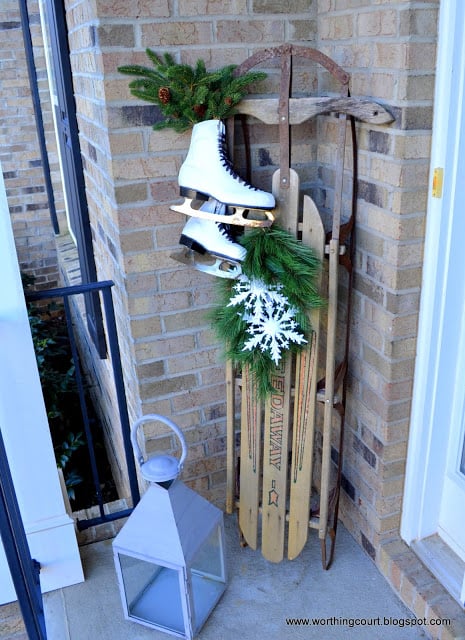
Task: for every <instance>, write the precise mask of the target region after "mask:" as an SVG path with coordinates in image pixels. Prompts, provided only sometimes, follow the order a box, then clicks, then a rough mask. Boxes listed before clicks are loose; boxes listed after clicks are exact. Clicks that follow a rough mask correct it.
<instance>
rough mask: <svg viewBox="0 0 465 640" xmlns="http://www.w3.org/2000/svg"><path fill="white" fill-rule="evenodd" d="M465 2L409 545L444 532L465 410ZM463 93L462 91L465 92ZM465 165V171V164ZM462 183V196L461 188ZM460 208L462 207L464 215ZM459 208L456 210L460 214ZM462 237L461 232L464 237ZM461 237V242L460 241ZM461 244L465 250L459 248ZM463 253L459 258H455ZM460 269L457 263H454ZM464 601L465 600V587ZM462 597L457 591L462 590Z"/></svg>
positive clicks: (411, 481) (435, 213)
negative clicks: (451, 452) (464, 123)
mask: <svg viewBox="0 0 465 640" xmlns="http://www.w3.org/2000/svg"><path fill="white" fill-rule="evenodd" d="M464 22H465V4H464V3H462V2H456V1H455V0H441V4H440V19H439V38H438V56H437V69H436V90H435V102H434V121H433V143H432V152H431V172H430V174H431V177H430V185H431V191H430V194H429V196H428V208H427V225H426V239H425V251H424V266H423V282H422V296H421V304H420V318H419V329H418V342H417V344H418V346H417V359H416V367H415V379H414V390H413V401H412V414H411V424H410V435H409V447H408V456H407V469H406V482H405V492H404V502H403V510H402V522H401V536H402V538H403V539H404V540H405V541H406V542H407V543H408V544H410V545H411V544H414V543H415V541H419V540H422V539H424V538H426V537H428V536H433V535H434V534H436V533H437V531H438V516H439V507H440V501H441V496H442V489H443V479H444V475H445V470H446V460H447V443H448V441H449V440H450V438H451V437H452V426H453V425H454V424H457V423H456V422H455V423H454V421H456V420H457V416H458V413H459V412H460V410H461V409H463V400H464V389H465V384H462V385H461V387H460V386H459V385H457V384H456V383H457V377H458V373H459V371H460V370H462V371H463V367H464V362H463V358H460V357H459V356H460V354H459V352H460V345H459V344H457V342H455V341H454V340H453V339H452V340H451V339H450V337H451V336H453V335H455V336H462V338H463V337H464V336H465V320H464V303H463V301H464V298H465V279H464V277H463V273H464V270H465V268H464V269H461V270H459V269H457V263H456V262H455V261H454V258H455V257H456V256H457V255H459V256H461V258H462V260H465V250H464V247H463V237H464V236H465V220H464V216H463V184H464V182H463V176H459V175H458V168H459V164H461V165H462V167H463V164H464V163H463V161H462V162H461V163H459V162H458V158H460V157H462V158H463V157H464V155H465V132H463V133H462V135H460V126H459V124H458V122H459V119H462V120H463V115H462V110H463V104H462V103H461V99H462V98H463V90H462V91H460V90H458V87H460V83H461V82H462V80H461V79H463V75H464V74H463V69H464V67H465V44H464V38H465V26H464ZM461 94H462V95H461ZM435 168H442V169H443V170H444V182H443V190H442V195H440V197H438V195H437V194H436V195H433V193H432V185H433V179H434V170H435ZM462 170H463V169H462ZM460 188H461V189H462V194H459V190H460ZM459 208H461V209H462V212H461V215H458V213H459ZM454 213H455V214H456V215H454ZM460 236H461V237H460ZM458 243H459V244H458ZM460 245H461V253H460V252H459V253H458V247H460ZM455 259H456V258H455ZM454 267H455V268H454ZM460 590H461V591H462V593H461V595H460V596H459V599H461V600H462V602H463V596H464V593H463V585H461V587H460ZM455 595H456V594H455Z"/></svg>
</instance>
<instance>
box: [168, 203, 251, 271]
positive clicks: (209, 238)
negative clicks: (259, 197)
mask: <svg viewBox="0 0 465 640" xmlns="http://www.w3.org/2000/svg"><path fill="white" fill-rule="evenodd" d="M200 210H201V211H203V212H208V213H211V214H212V215H213V216H219V217H221V218H223V217H225V218H227V219H228V218H230V216H226V215H225V206H224V205H223V204H221V203H220V202H218V201H216V200H212V199H210V200H208V201H207V202H205V203H204V204H203V205H202V207H201V208H200ZM179 243H180V244H182V245H184V246H185V247H187V248H188V249H190V250H192V251H193V252H195V253H194V255H193V256H192V258H193V264H194V266H195V268H196V269H198V270H199V271H204V272H206V273H211V274H212V275H215V276H219V277H221V278H237V277H238V276H239V275H240V274H241V266H240V263H241V262H242V260H243V259H244V257H245V254H246V250H245V249H244V247H242V246H241V245H240V244H238V243H237V242H235V241H234V238H233V237H232V235H231V233H230V230H229V228H228V225H226V224H224V223H222V222H219V223H218V222H214V221H213V220H205V219H202V218H198V217H192V218H189V220H188V221H187V222H186V224H185V225H184V228H183V230H182V233H181V237H180V239H179ZM196 254H197V255H196ZM198 254H200V255H201V256H205V255H206V254H208V255H210V256H212V257H213V258H214V259H215V263H214V264H208V262H205V260H200V259H198ZM207 257H208V256H207Z"/></svg>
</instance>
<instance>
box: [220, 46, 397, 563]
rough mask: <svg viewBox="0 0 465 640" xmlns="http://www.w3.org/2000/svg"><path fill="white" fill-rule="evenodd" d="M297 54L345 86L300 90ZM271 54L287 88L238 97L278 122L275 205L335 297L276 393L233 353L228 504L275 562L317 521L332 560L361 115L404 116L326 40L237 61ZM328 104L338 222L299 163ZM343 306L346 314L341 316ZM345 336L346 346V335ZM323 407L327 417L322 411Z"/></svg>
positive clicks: (244, 532) (314, 320)
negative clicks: (353, 87)
mask: <svg viewBox="0 0 465 640" xmlns="http://www.w3.org/2000/svg"><path fill="white" fill-rule="evenodd" d="M295 57H299V58H303V59H306V60H309V61H311V62H312V63H316V64H318V65H320V66H321V67H322V68H323V70H325V71H326V72H328V73H329V74H331V76H332V77H333V78H334V79H335V80H336V81H337V82H338V84H339V85H340V95H337V96H329V97H310V98H306V97H304V98H292V97H290V93H291V74H292V62H293V58H295ZM268 60H269V61H272V62H273V63H275V62H276V61H279V62H280V69H281V71H280V93H279V98H276V99H269V98H267V99H263V100H262V99H258V98H257V99H247V100H244V101H243V102H242V103H241V104H240V105H239V113H241V114H246V115H247V116H253V117H254V118H256V119H257V120H259V121H261V122H262V123H265V124H269V125H278V128H279V141H280V168H279V169H278V170H277V171H276V172H275V174H274V176H273V187H272V190H273V194H274V196H275V198H276V203H277V207H276V209H275V210H273V216H274V218H275V219H276V221H277V222H279V225H280V226H281V227H284V228H285V229H287V230H288V231H290V232H291V233H293V234H295V235H296V237H299V238H300V239H301V240H302V242H303V243H305V244H307V245H308V246H310V247H312V248H313V250H314V251H315V253H316V254H317V255H318V256H320V258H321V259H322V260H323V261H325V262H326V263H327V266H326V268H325V269H324V276H323V278H322V281H321V292H322V295H323V296H324V297H325V298H326V300H327V305H326V308H325V309H324V310H322V311H314V312H312V314H311V318H310V320H311V325H312V329H313V331H312V337H311V340H309V342H308V344H307V345H306V347H305V348H304V350H303V351H301V353H299V355H298V357H297V358H296V359H295V361H293V359H292V358H289V359H287V360H286V363H285V364H283V365H282V366H280V367H277V368H276V370H275V372H274V374H273V380H272V382H273V386H274V388H275V389H276V392H274V393H272V395H271V396H270V397H269V398H268V399H267V401H266V402H259V401H257V394H256V391H255V389H254V381H253V379H251V376H250V375H249V372H248V371H247V369H245V370H243V371H242V372H237V371H234V370H233V367H232V365H231V364H228V367H227V501H226V509H227V512H228V513H233V512H234V511H235V510H236V509H237V511H238V521H239V529H240V533H241V537H242V541H243V543H244V544H247V545H249V546H250V547H252V548H253V549H257V548H258V547H259V546H260V547H261V552H262V554H263V556H264V557H265V558H267V559H268V560H270V561H271V562H280V561H282V560H283V559H284V558H285V557H287V558H288V559H294V558H296V557H297V556H298V555H299V554H300V553H301V551H302V549H303V548H304V546H305V544H306V541H307V538H308V531H309V529H315V530H317V531H318V537H319V540H320V544H321V559H322V564H323V567H324V569H327V568H329V566H330V564H331V562H332V560H333V556H334V548H335V540H336V531H337V520H338V508H339V494H340V487H341V477H342V461H343V436H344V412H345V401H346V378H347V376H346V374H347V367H348V355H349V333H350V332H349V327H350V313H351V290H352V270H353V255H354V247H355V205H356V199H357V194H356V179H357V152H356V140H355V125H354V120H355V119H359V120H361V121H363V122H369V123H373V124H383V123H388V122H391V121H392V120H393V118H392V116H391V115H390V114H389V113H388V112H387V111H386V110H385V109H384V108H383V107H382V106H380V105H379V104H377V103H375V102H371V101H368V100H358V99H354V98H351V97H350V96H349V76H348V74H347V73H346V72H345V71H344V70H343V69H341V68H340V67H339V66H338V65H337V64H336V63H335V62H334V61H332V60H331V59H329V58H328V57H326V56H325V55H323V54H322V53H321V52H319V51H317V50H315V49H311V48H305V47H297V46H294V45H284V46H281V47H278V48H273V49H266V50H264V51H260V52H258V53H256V54H255V55H254V56H252V57H251V58H249V59H248V60H246V61H245V62H244V63H243V64H242V65H240V67H239V68H238V69H237V72H238V73H244V72H247V71H249V70H250V69H251V68H253V67H255V66H256V65H257V64H259V63H263V62H266V61H268ZM329 113H337V114H338V119H337V135H338V142H337V157H336V160H335V176H336V177H335V183H334V204H333V210H332V223H331V229H330V230H329V231H328V232H325V229H324V226H323V222H322V218H321V215H320V212H319V211H318V209H317V207H316V205H315V203H314V201H313V200H312V199H311V198H310V196H308V195H305V196H304V197H303V210H302V211H301V210H300V209H301V207H300V189H299V176H298V174H297V172H296V171H295V170H294V169H293V168H292V167H291V166H290V151H291V149H290V127H291V126H292V125H295V124H300V123H303V122H305V121H307V120H309V119H310V118H314V117H316V116H318V115H323V114H329ZM349 121H350V122H349ZM231 124H232V123H230V125H231ZM233 130H234V126H229V132H230V134H231V136H232V135H233ZM348 131H349V132H350V134H349V136H350V138H351V147H352V158H353V161H352V167H351V169H352V175H353V183H352V209H351V212H350V215H349V218H348V219H347V220H346V221H345V222H344V223H342V213H343V176H344V161H345V157H344V156H345V153H346V146H347V145H346V137H347V132H348ZM232 148H233V140H232V139H231V141H230V149H232ZM343 272H344V273H345V274H346V275H345V276H344V278H345V283H344V287H343V288H342V289H343V291H344V297H345V299H344V300H340V287H339V284H340V283H339V280H340V275H341V273H343ZM341 307H342V308H343V309H344V317H339V318H338V309H339V308H341ZM339 316H341V314H340V313H339ZM341 327H342V329H341ZM341 342H342V354H341V356H340V357H339V356H338V355H337V354H338V348H337V347H338V345H340V343H341ZM339 351H341V348H339ZM238 389H240V393H241V400H240V407H241V408H240V414H241V417H240V448H239V451H238V450H237V448H236V431H237V416H236V411H237V408H236V407H237V405H236V392H237V390H238ZM318 407H320V410H319V408H318ZM321 415H322V420H320V421H318V420H317V417H318V416H321ZM321 422H322V424H321ZM317 436H318V446H317ZM332 457H333V458H335V459H336V464H334V462H333V461H332ZM328 538H329V552H328V550H327V547H328Z"/></svg>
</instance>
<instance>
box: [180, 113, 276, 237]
mask: <svg viewBox="0 0 465 640" xmlns="http://www.w3.org/2000/svg"><path fill="white" fill-rule="evenodd" d="M178 182H179V187H180V194H181V195H182V196H184V197H185V198H186V200H185V202H184V203H183V204H181V205H174V206H172V207H171V209H172V210H173V211H177V212H179V213H184V214H186V215H191V216H195V217H200V218H204V219H207V220H213V219H215V218H214V217H213V216H212V214H211V213H210V212H209V211H204V210H203V208H200V209H198V208H195V206H194V204H193V202H194V201H195V200H208V198H209V197H210V198H213V199H215V200H217V201H219V202H221V203H223V204H224V205H227V206H228V212H226V211H225V214H226V213H227V214H228V215H225V214H223V215H225V219H221V222H226V223H227V224H235V225H242V226H270V225H271V224H272V223H273V221H274V216H273V214H272V212H271V210H272V209H274V207H275V199H274V196H273V194H271V193H268V192H266V191H262V190H261V189H257V188H256V187H253V186H252V185H250V184H248V183H247V182H245V181H244V180H242V178H240V177H239V176H238V175H237V174H236V173H235V171H234V168H233V166H232V163H231V161H230V160H229V158H228V155H227V153H226V140H225V127H224V124H223V123H222V122H221V120H206V121H204V122H199V123H198V124H196V125H194V127H193V130H192V138H191V144H190V147H189V151H188V154H187V157H186V159H185V161H184V163H183V164H182V166H181V169H180V171H179V177H178ZM231 210H232V213H230V211H231ZM213 215H214V216H216V215H217V214H216V213H215V214H213Z"/></svg>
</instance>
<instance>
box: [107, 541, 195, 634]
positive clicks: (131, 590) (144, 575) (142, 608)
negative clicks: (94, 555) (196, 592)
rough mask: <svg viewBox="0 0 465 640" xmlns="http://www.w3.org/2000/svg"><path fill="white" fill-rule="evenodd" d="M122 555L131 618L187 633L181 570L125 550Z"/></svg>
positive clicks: (120, 558)
mask: <svg viewBox="0 0 465 640" xmlns="http://www.w3.org/2000/svg"><path fill="white" fill-rule="evenodd" d="M118 556H119V562H120V566H121V573H122V576H123V584H124V593H125V597H126V604H127V610H128V615H129V617H130V618H134V619H136V620H138V621H140V622H143V623H146V624H150V625H154V626H156V627H160V628H162V629H166V630H168V631H175V632H178V633H184V619H183V607H182V602H181V592H180V581H179V571H177V570H175V569H171V568H169V567H164V566H162V565H158V564H155V563H154V562H148V561H146V560H141V559H140V558H134V557H132V556H128V555H125V554H122V553H120V554H118Z"/></svg>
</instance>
